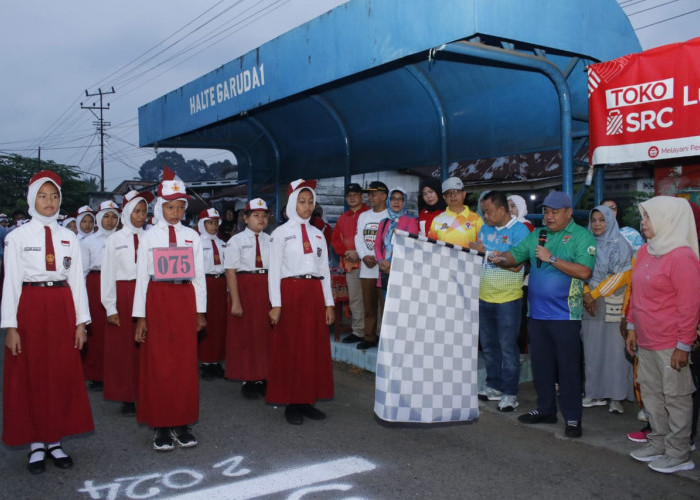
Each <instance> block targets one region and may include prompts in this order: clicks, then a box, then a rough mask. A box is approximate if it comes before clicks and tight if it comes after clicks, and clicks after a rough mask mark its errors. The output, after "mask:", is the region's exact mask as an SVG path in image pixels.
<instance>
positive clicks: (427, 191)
mask: <svg viewBox="0 0 700 500" xmlns="http://www.w3.org/2000/svg"><path fill="white" fill-rule="evenodd" d="M446 208H447V203H445V200H444V199H443V197H442V183H441V182H440V180H439V179H435V178H433V177H428V178H427V179H425V180H423V181H422V182H421V184H420V196H419V197H418V225H419V226H420V233H421V234H422V235H423V236H428V231H429V230H430V225H431V224H432V223H433V219H434V218H435V217H436V216H438V215H440V214H441V213H442V212H444V211H445V209H446Z"/></svg>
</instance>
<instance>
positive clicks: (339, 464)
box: [169, 457, 376, 500]
mask: <svg viewBox="0 0 700 500" xmlns="http://www.w3.org/2000/svg"><path fill="white" fill-rule="evenodd" d="M375 468H376V465H374V464H373V463H372V462H370V461H368V460H365V459H364V458H360V457H347V458H341V459H339V460H332V461H330V462H324V463H322V464H315V465H308V466H305V467H297V468H294V469H288V470H286V471H282V472H275V473H272V474H267V475H265V476H260V477H256V478H251V479H245V480H242V481H236V482H234V483H228V484H222V485H220V486H213V487H211V488H205V489H200V490H197V491H192V492H189V493H184V494H181V495H175V496H172V497H169V498H171V499H178V500H188V499H191V500H200V499H201V498H207V500H217V499H230V498H235V499H237V500H243V499H246V498H257V497H261V496H264V495H272V494H274V493H280V492H282V491H286V490H294V489H297V488H303V487H307V486H312V485H315V484H318V483H322V482H324V481H331V480H335V479H339V478H342V477H345V476H349V475H351V474H359V473H361V472H368V471H371V470H374V469H375ZM329 486H332V485H329ZM335 486H336V487H337V485H335ZM333 489H336V488H333Z"/></svg>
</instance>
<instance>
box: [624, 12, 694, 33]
mask: <svg viewBox="0 0 700 500" xmlns="http://www.w3.org/2000/svg"><path fill="white" fill-rule="evenodd" d="M693 12H700V9H695V10H691V11H690V12H685V13H683V14H678V15H677V16H673V17H667V18H666V19H662V20H660V21H656V22H654V23H651V24H647V25H644V26H639V27H637V28H635V29H634V30H635V31H639V30H643V29H644V28H649V27H650V26H656V25H657V24H661V23H665V22H667V21H670V20H672V19H678V18H679V17H683V16H687V15H688V14H692V13H693Z"/></svg>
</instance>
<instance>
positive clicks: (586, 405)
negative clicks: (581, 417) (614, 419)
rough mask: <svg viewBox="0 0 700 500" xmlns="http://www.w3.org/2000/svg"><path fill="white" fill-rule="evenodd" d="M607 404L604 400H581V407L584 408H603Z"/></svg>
mask: <svg viewBox="0 0 700 500" xmlns="http://www.w3.org/2000/svg"><path fill="white" fill-rule="evenodd" d="M607 404H608V402H607V401H605V400H604V399H593V398H583V400H582V401H581V405H582V406H583V407H584V408H593V407H594V406H605V405H607Z"/></svg>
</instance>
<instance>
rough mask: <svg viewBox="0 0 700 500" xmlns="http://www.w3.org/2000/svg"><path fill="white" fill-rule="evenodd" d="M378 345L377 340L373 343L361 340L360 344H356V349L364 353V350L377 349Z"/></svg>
mask: <svg viewBox="0 0 700 500" xmlns="http://www.w3.org/2000/svg"><path fill="white" fill-rule="evenodd" d="M378 345H379V341H378V340H375V341H374V342H368V341H366V340H363V341H362V342H360V343H359V344H357V348H358V349H361V350H363V351H364V350H365V349H371V348H372V347H377V346H378Z"/></svg>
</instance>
